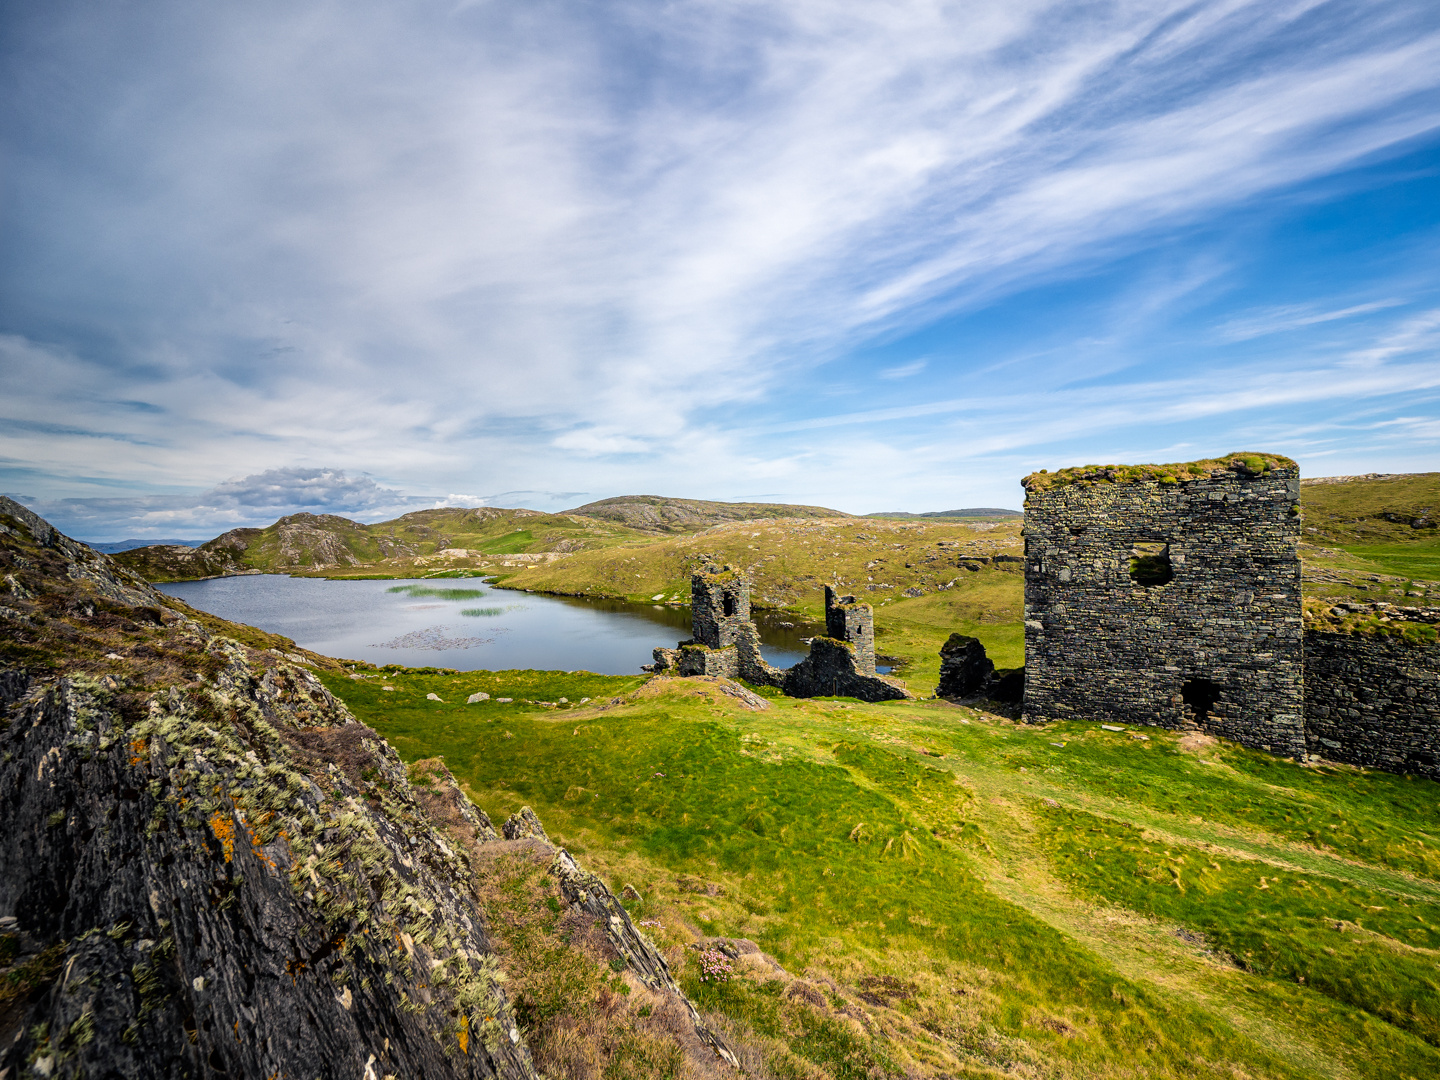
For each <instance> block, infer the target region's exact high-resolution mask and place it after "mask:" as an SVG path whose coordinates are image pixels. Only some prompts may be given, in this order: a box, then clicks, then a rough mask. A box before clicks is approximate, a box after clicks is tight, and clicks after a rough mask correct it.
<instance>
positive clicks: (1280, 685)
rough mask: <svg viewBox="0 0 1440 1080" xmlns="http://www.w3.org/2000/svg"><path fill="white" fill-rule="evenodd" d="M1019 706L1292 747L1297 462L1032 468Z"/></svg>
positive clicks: (1036, 718)
mask: <svg viewBox="0 0 1440 1080" xmlns="http://www.w3.org/2000/svg"><path fill="white" fill-rule="evenodd" d="M1023 483H1024V486H1025V491H1026V495H1025V704H1024V715H1025V719H1026V720H1028V721H1031V722H1042V721H1046V720H1058V719H1086V720H1106V721H1112V722H1123V723H1127V724H1154V725H1159V726H1161V727H1169V728H1199V729H1200V730H1202V731H1206V732H1210V733H1213V734H1215V735H1221V736H1224V737H1225V738H1229V739H1234V740H1235V741H1236V742H1239V743H1243V744H1244V745H1246V746H1251V747H1254V748H1256V749H1261V750H1268V751H1270V752H1272V753H1276V754H1284V755H1288V756H1292V757H1302V756H1303V755H1304V753H1305V733H1304V727H1303V719H1302V713H1303V658H1302V654H1301V650H1302V638H1301V611H1300V558H1299V555H1298V553H1297V549H1296V545H1297V544H1298V542H1299V538H1300V506H1299V502H1300V477H1299V470H1298V468H1297V467H1296V466H1295V463H1294V462H1293V461H1290V460H1289V459H1288V458H1280V457H1275V456H1273V455H1256V454H1242V455H1233V456H1231V457H1229V458H1223V459H1217V460H1213V461H1203V462H1194V463H1190V464H1185V465H1144V466H1104V467H1098V466H1087V467H1085V468H1083V469H1067V470H1062V471H1060V472H1058V473H1036V474H1032V475H1031V476H1027V477H1026V478H1025V480H1024V481H1023Z"/></svg>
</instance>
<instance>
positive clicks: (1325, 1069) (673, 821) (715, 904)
mask: <svg viewBox="0 0 1440 1080" xmlns="http://www.w3.org/2000/svg"><path fill="white" fill-rule="evenodd" d="M368 674H370V675H372V676H376V675H379V676H382V677H370V678H365V677H362V678H359V679H351V678H346V677H344V676H343V675H339V674H336V675H332V676H327V677H326V680H327V683H328V685H329V686H330V687H331V689H332V690H333V691H334V692H335V693H337V694H338V695H340V696H342V697H343V698H344V699H345V700H346V701H347V702H348V703H349V704H350V706H351V708H352V709H354V710H355V711H356V712H357V714H359V715H360V716H361V717H362V718H364V719H365V720H367V722H369V723H371V724H373V725H374V726H376V727H377V728H378V729H379V730H380V731H381V732H382V733H384V734H385V735H386V736H387V737H388V738H389V739H390V740H391V741H392V742H393V743H394V744H395V745H396V746H397V748H398V749H399V750H400V751H401V753H402V755H403V756H405V757H406V758H407V759H412V760H413V759H420V758H424V757H429V756H431V755H434V754H443V755H444V757H445V760H446V762H447V763H448V764H449V766H450V767H451V769H453V770H454V772H455V774H456V775H457V776H458V777H459V778H460V780H461V782H462V783H463V784H464V785H465V786H466V787H467V789H468V790H469V791H470V793H471V794H472V797H474V798H475V799H476V800H477V801H478V802H479V803H480V805H481V806H482V807H483V808H484V809H485V810H487V811H488V812H489V813H490V814H491V815H492V817H493V816H495V815H502V816H503V815H505V814H508V813H510V812H511V811H513V810H515V809H518V808H519V806H520V805H522V804H528V805H530V806H532V807H534V808H535V809H536V810H537V811H538V812H539V814H540V816H541V818H542V820H544V822H545V823H546V825H547V827H548V828H549V829H550V831H551V833H552V836H555V835H558V836H559V837H560V838H562V839H563V841H564V842H565V843H566V844H567V845H568V846H570V847H571V848H572V849H573V850H577V851H579V852H582V853H583V854H584V857H585V859H586V860H587V863H588V864H589V865H591V866H593V867H594V868H595V869H596V870H597V871H599V872H600V873H601V874H602V876H604V877H606V878H607V879H608V880H609V881H610V882H611V883H612V885H613V887H614V888H615V889H616V890H617V892H618V891H619V890H620V889H621V888H623V886H625V885H630V886H632V887H633V889H634V896H635V897H636V898H634V899H631V900H629V901H628V902H627V906H629V907H630V908H631V910H632V912H633V913H634V914H635V915H636V916H637V917H639V918H642V919H644V920H646V926H647V928H648V929H649V932H650V933H651V934H652V935H653V936H654V937H655V939H656V940H657V942H659V943H660V944H661V945H662V946H664V947H666V948H667V949H668V950H669V956H670V959H671V962H672V963H673V964H674V965H675V966H676V967H677V969H678V974H679V976H680V978H681V979H682V981H683V983H684V984H685V985H686V987H687V989H688V990H689V991H690V992H691V993H692V994H693V995H694V996H695V997H696V999H697V1000H698V1001H699V1002H701V1004H702V1005H703V1006H704V1007H705V1008H707V1009H709V1010H712V1011H713V1013H714V1014H716V1015H717V1016H719V1017H721V1018H722V1019H721V1021H720V1023H721V1026H722V1027H724V1028H725V1029H726V1030H730V1031H736V1032H743V1033H746V1034H747V1035H748V1036H749V1037H750V1040H751V1044H752V1045H759V1046H762V1047H765V1048H767V1049H766V1058H765V1060H764V1061H761V1062H759V1063H758V1068H757V1072H756V1075H764V1076H773V1077H781V1076H783V1077H809V1078H819V1077H837V1078H838V1077H884V1078H894V1080H899V1078H900V1077H907V1078H908V1077H917V1078H918V1077H941V1076H948V1077H956V1076H967V1077H979V1076H1000V1075H1007V1076H1016V1075H1019V1076H1030V1077H1067V1078H1068V1077H1171V1076H1174V1077H1180V1076H1184V1077H1209V1076H1215V1077H1227V1078H1234V1077H1252V1078H1258V1077H1300V1076H1324V1077H1337V1078H1340V1077H1345V1078H1349V1077H1361V1076H1364V1077H1386V1078H1389V1077H1393V1078H1396V1080H1399V1078H1402V1077H1411V1078H1419V1077H1428V1076H1433V1075H1436V1074H1437V1072H1440V1049H1437V1046H1440V979H1437V976H1436V970H1437V964H1436V962H1437V959H1440V785H1436V784H1434V783H1432V782H1429V781H1424V780H1417V779H1411V778H1401V777H1394V776H1388V775H1385V774H1378V773H1366V772H1363V771H1361V770H1355V769H1348V768H1316V767H1306V766H1299V765H1295V764H1293V763H1290V762H1285V761H1279V760H1276V759H1273V758H1270V757H1268V756H1266V755H1263V754H1258V753H1252V752H1249V751H1246V750H1243V749H1240V748H1237V747H1234V746H1232V745H1229V744H1225V743H1220V742H1216V741H1215V740H1212V739H1208V738H1205V737H1198V736H1193V735H1192V736H1188V737H1184V738H1181V737H1179V736H1177V735H1175V734H1172V733H1168V732H1164V731H1160V730H1157V729H1149V730H1147V731H1145V732H1143V736H1144V737H1140V736H1141V735H1142V733H1139V732H1130V731H1124V732H1106V731H1101V730H1100V729H1099V726H1098V725H1094V724H1086V723H1070V724H1063V725H1051V726H1048V727H1045V728H1033V729H1032V728H1026V727H1023V726H1020V725H1016V724H1012V723H1010V722H1007V721H1004V720H1001V719H998V718H995V717H992V716H987V715H985V714H982V713H977V712H974V711H971V710H967V709H963V708H959V707H955V706H949V705H945V704H943V703H933V702H931V703H890V704H887V705H883V706H870V705H862V704H857V703H854V702H844V701H825V700H810V701H797V700H788V699H783V698H773V697H772V698H770V699H769V701H768V704H769V708H768V709H766V710H764V711H753V710H750V709H747V708H745V707H744V706H743V705H741V704H740V703H739V702H737V701H736V700H735V699H733V698H731V697H729V696H727V695H726V694H725V693H723V692H721V687H720V686H719V685H718V684H716V683H706V682H703V681H695V680H654V681H652V682H650V683H648V684H645V685H643V686H640V687H638V688H637V686H636V682H635V680H629V679H604V678H601V677H599V676H590V675H585V674H583V673H577V674H574V675H567V674H565V673H561V672H551V673H542V672H515V673H508V672H493V673H492V672H475V673H468V674H459V675H455V674H448V675H447V674H443V673H429V674H427V673H423V672H408V671H389V672H385V673H376V672H370V673H368ZM384 686H389V687H391V688H392V689H391V690H384V689H383V687H384ZM475 690H485V691H487V692H489V693H491V694H493V695H497V696H509V697H514V698H517V699H519V698H525V699H531V700H545V701H551V702H557V701H559V699H561V698H562V697H563V698H569V699H570V701H572V702H575V701H579V700H580V699H581V698H583V697H589V698H592V699H594V700H592V701H591V702H589V703H588V704H587V705H585V706H583V707H570V706H568V705H563V704H562V705H560V706H558V707H554V708H546V707H539V706H525V705H520V704H509V705H502V704H497V703H496V702H494V701H493V700H492V701H489V702H486V703H483V704H479V705H469V706H467V705H463V704H458V703H460V702H463V701H464V700H465V697H466V696H467V695H468V694H469V693H471V692H473V691H475ZM427 693H435V694H437V695H438V696H439V697H440V698H442V699H443V701H440V702H436V701H428V700H426V694H427ZM597 702H605V703H606V704H605V707H604V708H601V709H597V708H596V707H595V705H596V703H597ZM702 935H721V936H725V937H732V938H748V939H751V940H753V941H755V942H758V943H759V945H760V946H761V947H762V948H763V949H764V950H765V952H766V953H768V954H769V955H771V956H773V957H774V958H775V959H776V960H777V961H778V962H779V963H780V964H782V965H783V966H784V971H783V972H782V971H779V970H777V969H775V968H773V967H771V966H770V965H769V964H768V962H766V961H765V960H764V958H762V957H758V956H750V957H745V956H742V957H741V958H740V959H739V960H736V961H734V963H733V965H732V966H733V967H734V968H735V969H736V970H735V974H734V976H733V977H731V978H728V979H726V978H723V977H722V978H721V979H719V980H708V981H702V980H701V974H702V972H701V967H700V954H699V953H698V952H696V951H695V950H694V949H692V948H690V947H689V946H690V945H691V944H692V943H695V942H696V941H697V938H699V937H700V936H702Z"/></svg>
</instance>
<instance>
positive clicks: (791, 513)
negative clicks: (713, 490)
mask: <svg viewBox="0 0 1440 1080" xmlns="http://www.w3.org/2000/svg"><path fill="white" fill-rule="evenodd" d="M565 512H566V513H567V514H576V515H578V516H580V517H589V518H599V519H600V520H602V521H613V522H615V523H616V524H617V525H624V526H625V527H626V528H629V529H639V530H641V531H642V532H650V533H677V532H694V531H696V530H698V529H708V528H710V527H711V526H712V525H723V524H725V523H727V522H731V521H764V520H774V519H776V518H848V517H854V516H855V515H853V514H847V513H845V512H844V511H842V510H831V509H829V508H828V507H824V506H802V505H797V504H793V503H743V502H734V503H732V502H711V501H708V500H705V499H672V498H669V497H667V496H664V495H618V496H616V497H615V498H613V499H600V500H598V501H596V502H591V503H586V504H585V505H584V506H577V507H576V508H575V509H573V510H567V511H565Z"/></svg>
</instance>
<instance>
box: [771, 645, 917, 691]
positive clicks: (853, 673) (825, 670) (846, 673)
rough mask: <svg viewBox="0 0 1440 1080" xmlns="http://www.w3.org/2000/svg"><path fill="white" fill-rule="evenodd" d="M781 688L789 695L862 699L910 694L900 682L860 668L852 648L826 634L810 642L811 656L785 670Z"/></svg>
mask: <svg viewBox="0 0 1440 1080" xmlns="http://www.w3.org/2000/svg"><path fill="white" fill-rule="evenodd" d="M871 666H872V667H873V666H874V665H873V664H872V665H871ZM784 690H785V693H787V694H789V695H790V696H791V697H853V698H859V699H860V700H861V701H899V700H902V699H904V698H908V697H911V696H912V695H911V693H910V692H909V691H908V690H906V689H905V688H904V687H903V686H901V685H899V683H894V682H891V681H890V680H889V679H886V678H885V677H884V676H882V675H875V674H868V675H867V674H865V673H864V672H862V671H860V665H859V664H858V663H857V662H856V656H855V647H854V646H853V645H851V644H850V643H849V642H848V641H836V640H835V639H834V638H828V637H817V638H815V639H814V640H813V641H811V642H810V655H809V656H807V657H806V658H805V659H804V660H801V661H800V662H799V663H798V664H796V665H795V666H794V667H792V668H790V669H789V670H788V671H786V672H785V684H784Z"/></svg>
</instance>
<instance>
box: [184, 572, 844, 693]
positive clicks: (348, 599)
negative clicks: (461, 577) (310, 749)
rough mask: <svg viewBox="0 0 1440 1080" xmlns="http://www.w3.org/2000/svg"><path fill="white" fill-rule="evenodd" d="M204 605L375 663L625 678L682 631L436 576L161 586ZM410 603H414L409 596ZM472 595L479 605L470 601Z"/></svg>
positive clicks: (771, 656)
mask: <svg viewBox="0 0 1440 1080" xmlns="http://www.w3.org/2000/svg"><path fill="white" fill-rule="evenodd" d="M157 588H159V589H161V590H162V591H163V592H166V593H169V594H170V595H171V596H178V597H179V598H180V599H182V600H184V601H185V602H186V603H189V604H192V605H194V606H195V607H197V608H199V609H200V610H202V611H208V612H210V613H211V614H213V615H218V616H220V617H221V618H224V619H230V620H232V621H234V622H241V623H248V624H249V625H251V626H258V627H260V628H261V629H262V630H268V631H270V632H271V633H276V634H284V635H285V636H286V637H289V638H293V639H294V640H295V642H296V643H297V644H298V645H302V646H304V647H305V648H307V649H313V650H315V651H316V652H319V653H324V654H325V655H327V656H339V657H345V658H347V659H353V660H367V661H369V662H370V663H373V664H405V665H408V666H412V667H426V666H434V667H448V668H457V669H460V670H462V671H470V670H475V669H486V670H492V671H499V670H504V669H506V668H538V669H542V670H561V671H576V670H585V671H594V672H598V673H600V674H602V675H633V674H637V673H638V672H639V670H640V665H641V664H648V663H650V652H651V650H652V649H654V648H655V647H656V646H657V645H663V646H666V647H667V648H673V647H674V645H675V643H676V642H677V641H679V640H680V639H682V638H687V637H689V636H690V609H689V608H677V607H670V606H668V605H665V604H628V603H625V602H623V601H619V600H585V599H580V598H574V597H556V596H540V595H538V594H535V593H522V592H515V591H513V590H508V589H492V588H479V587H475V586H470V585H468V584H467V586H466V587H464V588H459V587H456V588H452V587H449V586H441V585H439V584H437V583H436V582H434V581H433V580H432V581H409V582H401V583H397V582H395V581H393V580H381V581H356V580H350V581H325V580H323V579H321V578H291V577H284V576H281V575H276V574H261V575H250V576H245V577H228V578H210V579H208V580H205V581H179V582H173V583H170V584H166V585H160V586H157ZM417 601H418V602H417ZM477 601H480V602H479V603H477ZM791 621H793V620H792V619H788V618H786V617H785V616H779V615H772V614H767V613H764V612H757V613H756V619H755V623H756V626H757V627H758V628H759V630H760V643H761V652H762V653H763V654H764V656H765V659H767V660H768V661H770V663H772V664H774V665H776V666H777V667H789V666H790V665H791V664H793V663H796V662H797V661H799V660H800V659H802V658H803V657H804V656H805V654H806V652H808V647H807V644H806V642H805V640H803V639H805V638H808V637H809V636H810V635H811V634H814V633H818V632H820V629H819V628H817V627H814V626H810V627H806V626H803V625H797V626H787V625H784V624H785V623H788V622H791Z"/></svg>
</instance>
